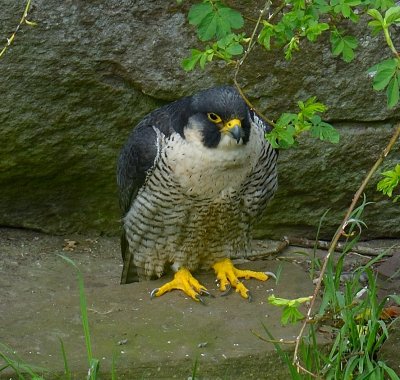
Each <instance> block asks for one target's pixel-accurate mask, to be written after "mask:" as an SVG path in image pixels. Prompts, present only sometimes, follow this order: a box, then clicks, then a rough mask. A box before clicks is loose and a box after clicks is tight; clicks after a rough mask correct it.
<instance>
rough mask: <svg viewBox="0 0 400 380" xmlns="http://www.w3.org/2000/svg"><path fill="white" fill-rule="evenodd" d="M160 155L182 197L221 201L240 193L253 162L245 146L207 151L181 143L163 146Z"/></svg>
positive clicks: (199, 145) (249, 149)
mask: <svg viewBox="0 0 400 380" xmlns="http://www.w3.org/2000/svg"><path fill="white" fill-rule="evenodd" d="M162 155H163V156H164V162H165V163H167V165H168V170H169V172H170V174H171V175H172V176H173V177H174V180H175V181H176V182H177V183H178V184H179V186H180V187H181V191H182V192H183V193H186V194H187V195H189V196H192V195H193V196H204V197H211V198H216V197H218V198H220V197H223V198H224V197H226V196H231V195H233V194H235V193H237V192H238V191H240V189H241V186H242V184H243V182H244V181H245V179H246V178H247V176H248V175H249V172H250V171H251V170H252V167H253V164H254V160H255V155H254V151H253V150H252V149H251V148H250V147H249V146H243V145H242V146H236V147H235V146H234V147H232V148H231V149H224V150H222V149H210V148H206V147H204V146H202V145H201V144H188V143H187V142H186V141H185V140H178V141H175V143H174V144H167V145H166V146H165V149H164V150H163V152H162Z"/></svg>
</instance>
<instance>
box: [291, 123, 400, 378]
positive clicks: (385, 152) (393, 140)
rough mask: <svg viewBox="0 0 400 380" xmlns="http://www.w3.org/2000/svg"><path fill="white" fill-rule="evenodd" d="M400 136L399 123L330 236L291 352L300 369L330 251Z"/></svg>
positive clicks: (301, 368) (334, 246)
mask: <svg viewBox="0 0 400 380" xmlns="http://www.w3.org/2000/svg"><path fill="white" fill-rule="evenodd" d="M399 136H400V123H399V124H396V126H395V131H394V133H393V136H392V138H391V139H390V141H389V143H388V144H387V146H386V148H385V149H384V150H383V151H382V153H381V155H380V156H379V158H378V160H377V161H376V162H375V164H374V165H373V166H372V168H371V170H370V171H369V172H368V174H367V176H366V177H365V179H364V180H363V182H362V183H361V185H360V187H359V188H358V190H357V192H356V193H355V194H354V197H353V200H352V202H351V204H350V207H349V208H348V210H347V212H346V215H345V217H344V218H343V221H342V223H341V224H340V226H339V228H338V229H337V231H336V233H335V235H334V236H333V238H332V241H331V244H330V247H329V250H328V253H327V255H326V257H325V259H324V263H323V265H322V269H321V273H320V275H319V277H318V282H317V285H316V287H315V290H314V294H313V297H312V299H311V302H310V306H309V308H308V311H307V315H306V318H305V319H304V322H303V324H302V326H301V329H300V332H299V335H298V336H297V338H296V346H295V349H294V354H293V364H294V365H296V366H297V369H298V370H299V371H300V370H302V371H304V368H303V367H302V366H301V365H300V360H299V357H298V351H299V346H300V340H301V338H302V336H303V334H304V330H305V328H306V325H307V322H308V321H309V320H310V319H311V312H312V309H313V307H314V304H315V301H316V299H317V297H318V293H319V291H320V289H321V284H322V280H323V277H324V274H325V271H326V267H327V265H328V260H329V258H330V256H331V255H332V253H333V252H334V251H335V248H336V245H337V244H338V241H339V239H340V237H341V236H342V234H343V233H344V232H345V231H344V230H345V228H346V226H347V224H348V221H349V218H350V215H351V213H352V212H353V210H354V208H355V206H356V204H357V202H358V200H359V198H360V196H361V194H362V193H363V192H364V190H365V188H366V186H367V184H368V183H369V181H370V179H371V177H372V175H373V174H374V173H375V172H376V170H377V169H378V167H379V166H380V165H381V164H382V162H383V160H384V159H385V158H386V156H387V155H388V154H389V152H390V151H391V150H392V148H393V145H394V144H395V143H396V141H397V139H398V138H399Z"/></svg>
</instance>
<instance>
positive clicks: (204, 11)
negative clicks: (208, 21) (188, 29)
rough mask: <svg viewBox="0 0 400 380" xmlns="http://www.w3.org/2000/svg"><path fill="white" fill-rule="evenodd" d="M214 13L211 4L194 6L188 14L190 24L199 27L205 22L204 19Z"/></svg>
mask: <svg viewBox="0 0 400 380" xmlns="http://www.w3.org/2000/svg"><path fill="white" fill-rule="evenodd" d="M212 12H213V7H212V5H211V4H209V3H200V4H194V5H192V6H191V7H190V10H189V14H188V19H189V24H191V25H199V24H200V23H201V22H202V21H203V19H204V18H205V17H206V16H207V15H209V14H210V13H212Z"/></svg>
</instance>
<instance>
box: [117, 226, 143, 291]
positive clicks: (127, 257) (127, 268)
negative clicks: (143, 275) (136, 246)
mask: <svg viewBox="0 0 400 380" xmlns="http://www.w3.org/2000/svg"><path fill="white" fill-rule="evenodd" d="M121 253H122V260H123V261H124V267H123V269H122V274H121V284H130V283H131V282H138V281H139V276H138V272H137V267H136V265H135V264H134V263H133V255H132V253H131V252H129V244H128V241H127V240H126V236H125V231H124V232H122V235H121Z"/></svg>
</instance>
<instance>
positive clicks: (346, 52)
mask: <svg viewBox="0 0 400 380" xmlns="http://www.w3.org/2000/svg"><path fill="white" fill-rule="evenodd" d="M342 56H343V61H345V62H351V61H352V60H353V59H354V56H355V54H354V50H353V49H352V48H351V47H350V46H348V45H346V43H345V45H344V48H343V51H342Z"/></svg>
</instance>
